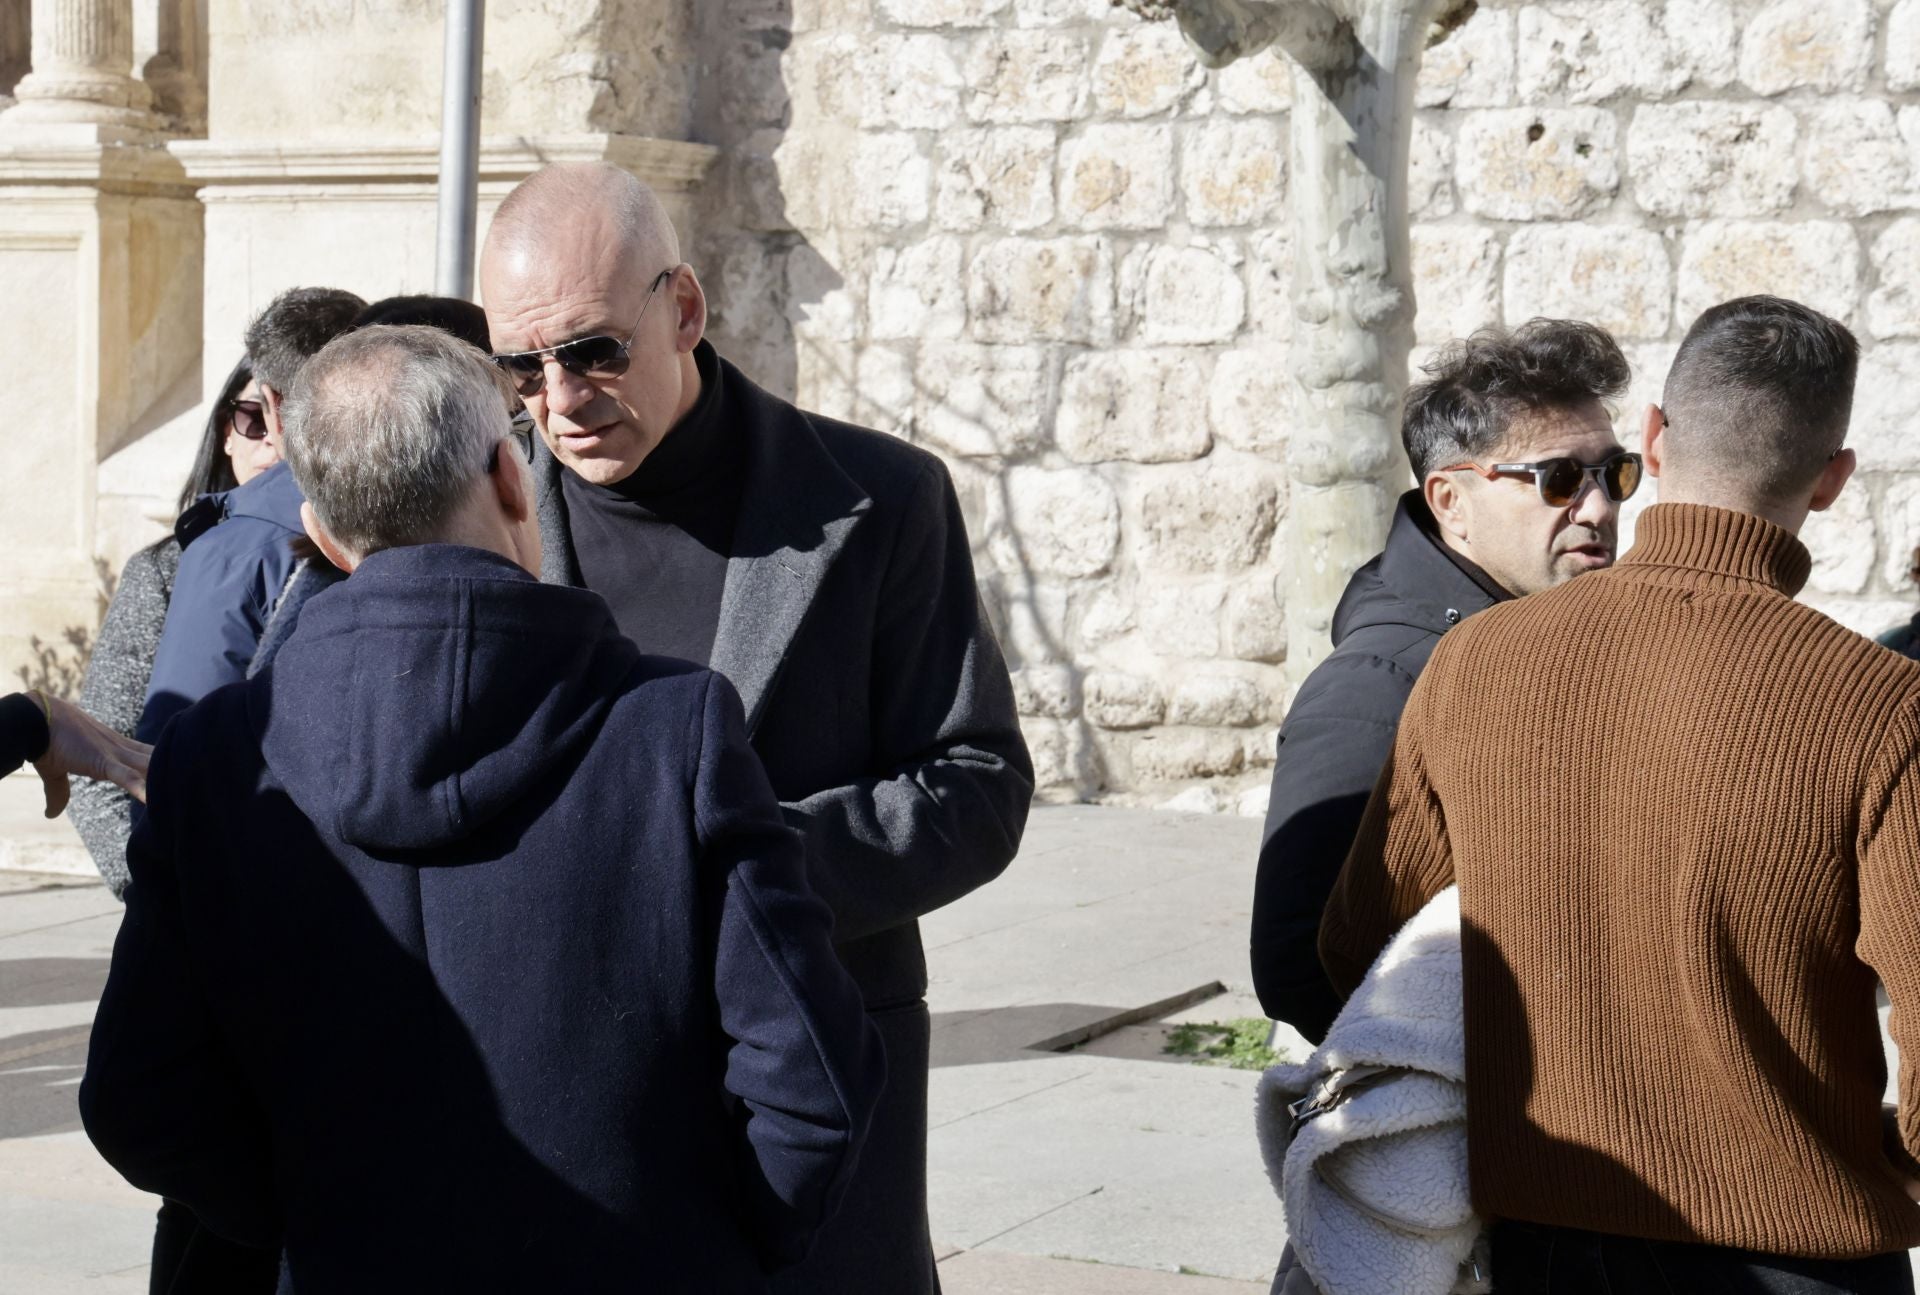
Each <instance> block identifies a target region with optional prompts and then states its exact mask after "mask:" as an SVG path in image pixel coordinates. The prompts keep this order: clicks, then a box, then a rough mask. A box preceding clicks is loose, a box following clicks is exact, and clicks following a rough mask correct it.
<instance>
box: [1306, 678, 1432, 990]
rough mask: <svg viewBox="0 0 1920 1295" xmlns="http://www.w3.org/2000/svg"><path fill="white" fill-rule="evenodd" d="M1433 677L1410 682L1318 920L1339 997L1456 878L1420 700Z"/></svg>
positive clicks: (1325, 959) (1325, 962)
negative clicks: (1388, 750) (1389, 749)
mask: <svg viewBox="0 0 1920 1295" xmlns="http://www.w3.org/2000/svg"><path fill="white" fill-rule="evenodd" d="M1434 679H1435V671H1434V669H1433V667H1432V666H1429V667H1428V669H1427V672H1426V673H1425V674H1423V675H1422V676H1421V678H1420V682H1419V683H1417V684H1415V685H1414V688H1413V695H1412V697H1411V698H1409V700H1408V702H1407V708H1406V710H1405V712H1404V713H1403V715H1402V717H1401V722H1400V732H1399V733H1398V735H1397V736H1396V737H1395V739H1394V744H1393V754H1392V756H1391V758H1390V759H1389V760H1388V761H1387V766H1386V768H1385V769H1383V770H1381V772H1380V780H1379V782H1378V783H1376V784H1375V785H1374V789H1373V795H1372V796H1371V797H1369V798H1368V800H1367V808H1366V812H1365V814H1364V815H1362V817H1361V820H1360V831H1359V834H1358V835H1357V836H1356V837H1355V838H1354V842H1353V849H1352V850H1351V851H1350V852H1349V853H1348V855H1347V861H1346V863H1345V865H1344V866H1343V867H1342V868H1341V869H1340V876H1339V878H1338V879H1337V880H1336V881H1335V882H1334V886H1333V894H1332V896H1331V897H1330V898H1329V900H1328V903H1327V911H1326V915H1325V916H1324V917H1323V918H1322V919H1321V922H1320V961H1321V963H1322V965H1324V966H1325V967H1326V969H1327V978H1328V980H1329V981H1330V982H1331V983H1332V985H1333V988H1334V989H1335V991H1336V992H1338V993H1339V994H1340V996H1341V998H1342V999H1343V1000H1344V999H1345V998H1346V997H1347V996H1348V995H1350V994H1351V993H1353V991H1354V988H1355V987H1356V986H1357V985H1359V983H1360V981H1361V980H1362V979H1364V978H1365V976H1366V974H1367V969H1368V968H1369V967H1371V966H1372V965H1373V960H1374V959H1375V958H1376V957H1378V956H1379V954H1380V951H1381V950H1382V949H1384V948H1386V947H1387V941H1388V940H1390V939H1392V938H1393V933H1394V932H1395V931H1398V930H1399V929H1400V928H1401V927H1402V926H1405V925H1406V924H1407V922H1408V920H1409V919H1411V918H1412V917H1413V915H1414V914H1415V913H1418V912H1419V911H1420V910H1421V909H1422V908H1425V907H1426V905H1427V901H1428V900H1430V899H1432V898H1433V897H1434V896H1435V895H1438V894H1439V893H1440V892H1441V891H1443V890H1445V889H1446V888H1447V887H1448V886H1451V885H1452V884H1453V881H1454V876H1453V849H1452V845H1451V843H1450V842H1449V841H1448V838H1447V820H1446V816H1445V814H1444V813H1443V812H1442V810H1441V807H1440V800H1439V797H1438V796H1436V795H1435V794H1434V788H1433V783H1432V782H1431V780H1430V779H1429V778H1428V776H1427V752H1426V741H1427V737H1426V735H1427V733H1428V731H1429V726H1428V721H1427V718H1426V707H1425V705H1424V699H1425V698H1427V697H1429V696H1431V695H1432V685H1433V682H1434Z"/></svg>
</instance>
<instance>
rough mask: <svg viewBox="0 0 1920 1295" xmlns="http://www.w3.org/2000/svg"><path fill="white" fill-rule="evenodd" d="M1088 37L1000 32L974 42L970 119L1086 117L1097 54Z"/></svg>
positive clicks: (970, 67) (969, 76)
mask: <svg viewBox="0 0 1920 1295" xmlns="http://www.w3.org/2000/svg"><path fill="white" fill-rule="evenodd" d="M1091 52H1092V51H1091V50H1090V48H1089V47H1088V44H1087V41H1086V40H1085V39H1084V38H1083V37H1079V36H1071V35H1066V34H1062V33H1058V32H1049V31H1019V30H1013V31H996V32H993V33H991V34H987V35H983V36H981V37H980V38H979V39H978V40H977V41H975V42H974V46H973V50H972V53H971V54H970V55H969V56H968V58H967V64H966V80H967V84H968V85H969V86H970V87H972V90H973V93H972V94H971V95H969V96H968V98H967V116H969V117H971V118H972V119H973V120H974V121H980V122H996V123H1006V122H1059V121H1067V120H1069V119H1071V118H1073V117H1077V116H1079V115H1080V112H1081V110H1082V107H1083V103H1084V100H1085V98H1086V93H1087V84H1086V67H1087V60H1088V57H1089V55H1090V54H1091Z"/></svg>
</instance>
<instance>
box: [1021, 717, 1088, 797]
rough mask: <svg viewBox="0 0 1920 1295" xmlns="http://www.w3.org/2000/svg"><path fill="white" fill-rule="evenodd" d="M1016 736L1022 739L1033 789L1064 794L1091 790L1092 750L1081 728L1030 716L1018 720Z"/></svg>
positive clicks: (1064, 722)
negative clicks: (1030, 771)
mask: <svg viewBox="0 0 1920 1295" xmlns="http://www.w3.org/2000/svg"><path fill="white" fill-rule="evenodd" d="M1020 735H1021V736H1022V737H1024V738H1025V739H1026V741H1027V754H1028V755H1030V756H1031V757H1032V758H1033V781H1034V785H1035V786H1036V787H1037V788H1039V789H1040V790H1042V791H1052V792H1065V793H1068V794H1074V793H1080V792H1085V791H1088V790H1090V789H1091V788H1092V786H1093V782H1094V777H1093V750H1092V747H1091V745H1090V744H1089V743H1088V741H1087V734H1086V730H1085V728H1084V727H1083V726H1082V725H1080V724H1078V723H1076V722H1074V721H1072V720H1058V719H1043V718H1040V717H1038V716H1034V717H1029V718H1023V719H1022V720H1021V721H1020Z"/></svg>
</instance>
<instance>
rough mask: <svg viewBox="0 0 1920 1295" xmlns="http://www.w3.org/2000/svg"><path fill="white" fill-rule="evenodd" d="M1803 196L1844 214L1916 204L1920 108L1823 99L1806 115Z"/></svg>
mask: <svg viewBox="0 0 1920 1295" xmlns="http://www.w3.org/2000/svg"><path fill="white" fill-rule="evenodd" d="M1805 120H1806V135H1807V142H1806V147H1805V149H1804V150H1803V152H1802V156H1803V158H1804V175H1803V179H1804V180H1805V183H1806V189H1807V194H1808V196H1810V197H1812V198H1814V199H1815V200H1817V201H1819V202H1821V203H1824V204H1825V205H1827V206H1828V207H1831V208H1832V209H1833V210H1835V211H1837V212H1839V213H1840V214H1842V215H1845V216H1870V215H1872V214H1874V213H1875V212H1881V211H1898V210H1901V209H1902V208H1911V207H1914V206H1920V177H1916V173H1915V159H1916V156H1917V155H1920V111H1916V110H1915V109H1913V108H1902V109H1901V110H1900V113H1899V115H1898V116H1897V117H1896V116H1895V115H1894V110H1893V108H1892V107H1891V106H1890V105H1889V104H1887V103H1886V101H1885V100H1881V99H1843V100H1839V101H1837V102H1831V103H1823V104H1820V105H1818V106H1816V107H1814V108H1813V109H1812V110H1810V111H1809V112H1808V113H1807V114H1806V118H1805Z"/></svg>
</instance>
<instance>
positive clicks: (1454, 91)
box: [1414, 5, 1514, 108]
mask: <svg viewBox="0 0 1920 1295" xmlns="http://www.w3.org/2000/svg"><path fill="white" fill-rule="evenodd" d="M1513 75H1514V44H1513V12H1512V11H1511V10H1508V9H1495V8H1492V7H1491V6H1488V5H1482V6H1480V8H1479V9H1478V10H1476V11H1475V12H1474V14H1473V16H1472V17H1471V18H1469V19H1468V20H1467V23H1466V25H1465V26H1463V27H1461V28H1459V29H1458V30H1457V31H1454V32H1453V33H1451V34H1450V35H1449V36H1448V37H1447V38H1446V39H1445V40H1443V41H1441V42H1440V43H1439V44H1438V45H1435V46H1432V47H1431V48H1429V49H1428V50H1427V53H1426V57H1425V58H1423V59H1421V61H1420V78H1419V81H1418V82H1417V83H1416V86H1415V90H1414V102H1415V103H1416V104H1418V105H1419V106H1420V107H1422V108H1504V107H1506V106H1507V105H1508V104H1510V103H1512V102H1513V85H1514V81H1513Z"/></svg>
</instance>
